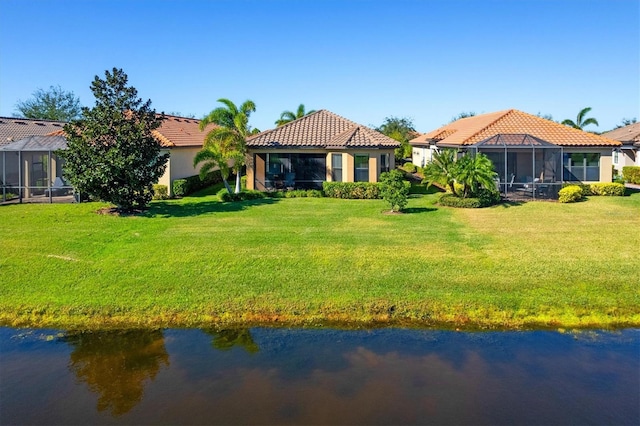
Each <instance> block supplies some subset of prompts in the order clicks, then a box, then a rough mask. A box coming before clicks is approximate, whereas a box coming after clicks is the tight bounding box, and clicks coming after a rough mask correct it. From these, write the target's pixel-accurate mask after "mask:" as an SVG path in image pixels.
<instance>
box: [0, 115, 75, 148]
mask: <svg viewBox="0 0 640 426" xmlns="http://www.w3.org/2000/svg"><path fill="white" fill-rule="evenodd" d="M65 124H66V123H65V122H64V121H53V120H35V119H31V118H15V117H0V146H3V145H7V144H10V143H11V142H15V141H19V140H20V139H24V138H26V137H28V136H44V135H48V134H50V133H53V132H55V131H58V130H62V128H63V127H64V125H65Z"/></svg>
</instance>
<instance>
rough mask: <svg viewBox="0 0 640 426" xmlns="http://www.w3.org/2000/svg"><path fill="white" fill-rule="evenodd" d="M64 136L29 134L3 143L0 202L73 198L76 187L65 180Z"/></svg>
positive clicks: (1, 150)
mask: <svg viewBox="0 0 640 426" xmlns="http://www.w3.org/2000/svg"><path fill="white" fill-rule="evenodd" d="M66 147H67V141H66V139H65V138H64V137H63V136H30V137H28V138H25V139H21V140H19V141H16V142H12V143H10V144H7V145H3V146H0V203H5V202H23V201H28V202H54V201H72V200H73V188H72V187H71V186H69V185H68V184H67V183H66V181H65V180H64V176H63V173H62V162H63V161H62V159H61V158H59V157H58V156H57V155H56V153H55V151H57V150H59V149H65V148H66Z"/></svg>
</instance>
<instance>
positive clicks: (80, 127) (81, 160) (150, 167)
mask: <svg viewBox="0 0 640 426" xmlns="http://www.w3.org/2000/svg"><path fill="white" fill-rule="evenodd" d="M105 75H106V78H105V79H104V80H102V79H100V78H98V76H96V77H95V79H94V80H93V83H92V84H91V91H92V92H93V95H94V96H95V98H96V103H95V106H94V107H93V108H91V109H89V108H86V107H85V108H82V115H83V117H82V119H80V120H77V121H73V122H71V123H69V124H67V125H66V126H65V127H64V131H65V133H66V136H67V145H68V148H67V149H66V150H63V151H60V152H59V153H58V154H59V155H60V156H61V157H62V158H63V159H64V160H65V163H64V166H63V168H64V172H65V176H66V177H67V179H68V180H69V182H70V183H71V184H72V185H73V186H74V187H75V188H76V190H78V191H80V192H81V193H85V194H88V195H90V196H93V197H96V198H99V199H101V200H103V201H107V202H110V203H113V204H115V205H116V207H117V208H118V210H120V211H132V210H133V209H135V208H139V207H143V206H146V205H147V204H148V203H149V202H150V201H151V198H152V196H153V184H154V183H156V182H157V181H158V179H159V178H160V177H161V176H162V174H163V173H164V170H165V167H166V162H167V159H168V158H169V154H162V153H161V147H160V144H159V143H158V141H157V140H156V139H155V138H154V137H153V134H152V131H153V130H155V129H157V128H158V127H160V125H161V124H162V120H163V119H164V115H162V116H158V115H157V114H156V112H155V110H153V109H151V101H150V100H147V101H146V102H143V101H142V99H140V98H138V97H137V96H138V91H137V90H136V89H135V88H133V87H130V86H127V81H128V77H127V75H126V74H125V73H124V72H123V71H122V70H121V69H117V68H113V71H112V72H111V73H110V72H109V71H108V70H107V71H105Z"/></svg>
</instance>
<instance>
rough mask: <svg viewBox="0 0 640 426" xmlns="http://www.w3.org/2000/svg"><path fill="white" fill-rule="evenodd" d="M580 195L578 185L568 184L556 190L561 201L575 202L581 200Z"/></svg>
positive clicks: (580, 189) (580, 190)
mask: <svg viewBox="0 0 640 426" xmlns="http://www.w3.org/2000/svg"><path fill="white" fill-rule="evenodd" d="M582 197H583V194H582V188H581V187H580V185H568V186H565V187H564V188H562V189H561V190H560V191H559V192H558V201H559V202H561V203H575V202H576V201H580V200H582Z"/></svg>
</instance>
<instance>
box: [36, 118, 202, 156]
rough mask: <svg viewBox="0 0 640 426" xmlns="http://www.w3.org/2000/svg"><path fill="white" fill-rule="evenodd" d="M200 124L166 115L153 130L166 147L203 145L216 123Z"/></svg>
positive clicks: (62, 134) (58, 133)
mask: <svg viewBox="0 0 640 426" xmlns="http://www.w3.org/2000/svg"><path fill="white" fill-rule="evenodd" d="M199 126H200V120H197V119H195V118H185V117H178V116H175V115H165V120H164V121H163V122H162V125H161V126H160V127H159V128H157V129H156V130H153V131H152V134H153V136H154V137H155V138H156V139H157V140H158V142H160V145H161V146H162V147H164V148H175V147H202V146H203V145H204V138H205V136H206V135H207V132H208V131H209V130H211V129H213V128H214V127H215V124H209V125H208V126H207V127H206V128H205V129H204V130H203V131H200V128H199ZM48 135H49V136H64V131H63V130H58V131H56V132H52V133H49V134H48Z"/></svg>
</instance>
